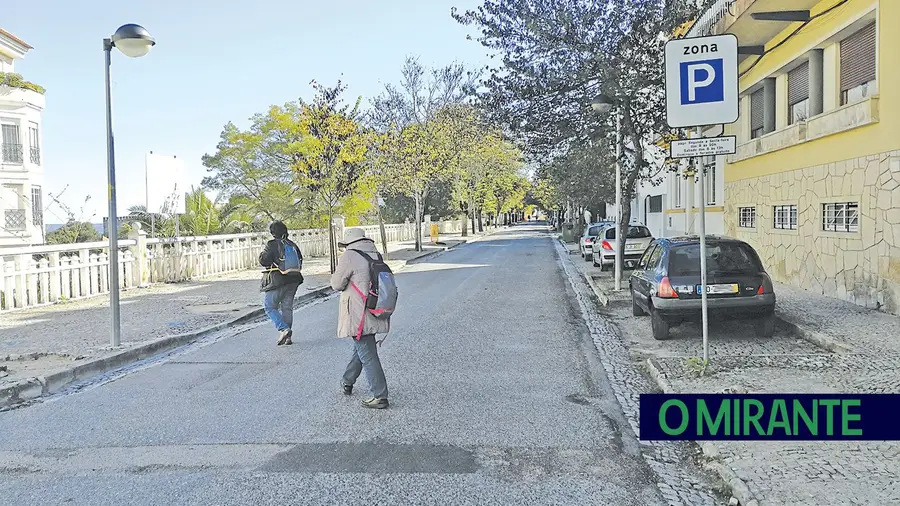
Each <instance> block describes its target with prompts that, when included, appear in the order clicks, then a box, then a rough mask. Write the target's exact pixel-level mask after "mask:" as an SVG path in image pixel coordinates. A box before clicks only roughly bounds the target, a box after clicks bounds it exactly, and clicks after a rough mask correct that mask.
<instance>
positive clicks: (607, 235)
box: [591, 224, 653, 271]
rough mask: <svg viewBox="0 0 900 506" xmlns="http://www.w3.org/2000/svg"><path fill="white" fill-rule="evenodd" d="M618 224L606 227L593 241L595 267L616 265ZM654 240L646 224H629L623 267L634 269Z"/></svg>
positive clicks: (592, 252) (603, 268)
mask: <svg viewBox="0 0 900 506" xmlns="http://www.w3.org/2000/svg"><path fill="white" fill-rule="evenodd" d="M617 242H618V241H616V226H615V225H612V226H608V227H604V228H603V230H601V231H600V232H599V233H598V236H597V238H596V239H595V240H593V241H592V243H591V258H592V260H593V262H594V266H595V267H599V268H600V270H601V271H602V270H606V269H607V268H610V267H615V263H616V243H617ZM652 242H653V234H652V233H650V229H649V228H647V227H645V226H644V225H635V224H632V225H629V226H628V236H627V237H626V238H625V255H624V258H623V259H622V260H623V267H624V268H626V269H632V268H634V266H635V265H637V262H638V260H640V259H641V257H642V256H643V255H644V251H646V250H647V248H648V247H650V244H651V243H652Z"/></svg>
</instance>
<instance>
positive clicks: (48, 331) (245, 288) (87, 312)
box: [0, 234, 484, 389]
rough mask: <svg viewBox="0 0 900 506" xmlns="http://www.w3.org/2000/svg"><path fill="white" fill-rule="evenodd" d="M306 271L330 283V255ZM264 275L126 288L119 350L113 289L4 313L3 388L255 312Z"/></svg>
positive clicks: (392, 249)
mask: <svg viewBox="0 0 900 506" xmlns="http://www.w3.org/2000/svg"><path fill="white" fill-rule="evenodd" d="M481 235H484V234H478V235H472V234H469V237H467V238H462V237H461V236H460V234H442V235H441V237H440V242H441V244H440V245H433V244H431V243H430V242H429V241H428V239H427V238H425V244H424V250H423V251H420V252H417V251H415V247H414V242H412V241H407V242H401V243H392V244H389V245H388V264H389V265H390V266H391V268H392V269H394V270H397V269H402V268H403V267H404V266H405V265H406V263H407V262H409V261H412V260H414V259H417V258H420V257H422V256H425V255H430V254H435V253H437V252H440V251H443V250H444V249H446V248H452V247H455V246H458V245H460V244H462V243H464V242H466V240H468V241H471V240H473V239H475V238H477V237H479V236H481ZM379 249H381V248H380V247H379ZM303 273H304V278H305V281H304V284H303V285H301V287H300V290H298V292H297V297H298V298H299V297H302V296H304V295H305V294H312V293H314V292H317V291H321V290H319V289H320V288H322V287H325V286H327V285H328V284H329V279H330V269H329V261H328V257H311V258H306V259H304V265H303ZM259 280H260V274H259V271H258V270H246V271H239V272H233V273H229V274H225V275H222V276H216V277H211V278H203V279H198V280H193V281H188V282H184V283H171V284H154V285H151V286H149V287H147V288H139V289H130V290H125V291H123V292H121V319H122V320H121V321H122V327H121V331H122V343H121V347H119V348H116V349H113V348H111V347H110V346H109V318H110V311H109V297H108V296H99V297H93V298H89V299H82V300H76V301H72V302H68V303H64V304H55V305H52V306H45V307H39V308H34V309H26V310H23V311H15V312H11V313H7V314H4V315H3V318H2V319H0V389H3V388H4V387H7V386H10V385H14V384H16V383H17V382H19V381H21V380H23V379H26V378H33V377H41V376H44V375H47V374H52V373H53V372H55V371H60V370H63V369H67V368H69V367H73V366H75V365H78V364H80V363H84V362H87V361H89V360H91V359H96V358H102V357H106V356H110V355H112V354H115V353H118V352H121V351H122V350H128V349H133V348H135V347H139V346H141V345H143V344H145V343H149V342H152V341H154V340H159V339H161V338H165V337H168V336H175V335H186V334H191V333H194V332H198V331H201V330H202V329H207V328H209V327H211V326H214V325H217V324H221V323H223V322H228V321H231V320H234V319H236V318H238V317H241V316H243V315H247V314H252V313H254V312H257V311H258V310H259V309H260V308H261V307H262V299H261V295H260V292H259Z"/></svg>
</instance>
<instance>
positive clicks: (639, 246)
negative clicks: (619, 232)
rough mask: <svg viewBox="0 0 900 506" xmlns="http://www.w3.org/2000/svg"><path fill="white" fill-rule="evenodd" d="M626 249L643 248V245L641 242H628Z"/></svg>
mask: <svg viewBox="0 0 900 506" xmlns="http://www.w3.org/2000/svg"><path fill="white" fill-rule="evenodd" d="M625 249H630V250H635V249H641V245H640V244H626V245H625Z"/></svg>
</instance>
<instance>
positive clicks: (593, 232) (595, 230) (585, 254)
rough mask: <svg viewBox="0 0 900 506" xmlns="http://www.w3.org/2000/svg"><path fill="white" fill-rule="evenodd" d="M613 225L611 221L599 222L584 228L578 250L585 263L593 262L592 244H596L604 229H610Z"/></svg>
mask: <svg viewBox="0 0 900 506" xmlns="http://www.w3.org/2000/svg"><path fill="white" fill-rule="evenodd" d="M612 224H613V223H612V222H610V221H598V222H596V223H591V224H590V225H588V226H586V227H584V233H583V234H581V238H580V239H579V240H578V249H579V250H580V251H579V252H580V253H581V257H582V258H584V261H585V262H590V261H591V243H593V242H594V238H596V237H597V234H599V233H600V231H601V230H602V229H603V227H608V226H610V225H612Z"/></svg>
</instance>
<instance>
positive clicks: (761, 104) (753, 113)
mask: <svg viewBox="0 0 900 506" xmlns="http://www.w3.org/2000/svg"><path fill="white" fill-rule="evenodd" d="M765 98H766V97H765V91H764V90H762V89H760V90H759V91H757V92H756V93H754V94H752V95H750V131H754V130H756V129H759V128H762V127H763V126H764V125H765V116H766V101H765Z"/></svg>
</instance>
